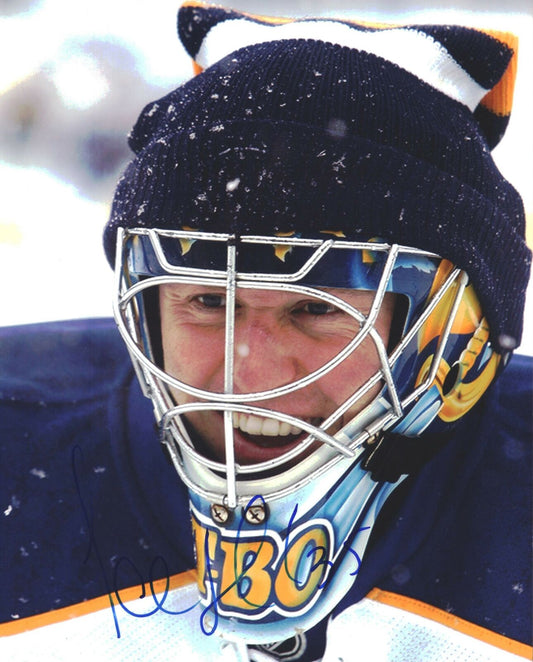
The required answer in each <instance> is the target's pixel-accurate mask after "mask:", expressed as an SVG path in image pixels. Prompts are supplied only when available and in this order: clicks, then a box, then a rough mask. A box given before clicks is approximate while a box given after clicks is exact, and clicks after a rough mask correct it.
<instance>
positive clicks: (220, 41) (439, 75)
mask: <svg viewBox="0 0 533 662" xmlns="http://www.w3.org/2000/svg"><path fill="white" fill-rule="evenodd" d="M285 39H317V40H319V41H323V42H329V43H333V44H338V45H339V46H347V47H349V48H354V49H358V50H361V51H366V52H367V53H372V54H373V55H377V56H379V57H382V58H384V59H386V60H388V61H389V62H392V63H394V64H396V65H398V66H399V67H401V68H402V69H405V70H406V71H409V72H410V73H412V74H414V75H415V76H417V77H418V78H420V79H421V80H423V81H424V82H425V83H427V84H428V85H431V86H432V87H434V88H435V89H437V90H439V91H440V92H443V93H444V94H446V95H447V96H449V97H451V98H452V99H455V100H456V101H459V102H460V103H463V104H465V105H466V106H468V108H470V110H471V111H473V110H474V109H475V108H476V107H477V105H478V104H479V102H480V101H481V99H482V98H483V97H484V96H485V95H486V93H487V91H488V90H487V89H485V88H484V87H482V86H481V85H480V84H479V83H477V82H476V81H475V80H474V79H473V78H472V77H471V76H470V75H469V74H468V73H467V71H465V69H463V67H462V66H461V65H460V64H459V63H458V62H457V61H456V60H455V59H454V58H453V57H452V56H451V55H450V53H449V52H448V51H447V50H446V49H445V48H444V46H443V45H442V44H441V43H439V42H438V41H436V40H435V39H433V38H432V37H430V36H429V35H427V34H425V33H424V32H420V31H418V30H416V29H414V28H401V27H400V28H387V29H380V30H375V31H374V30H370V31H366V30H360V29H358V28H357V27H355V26H350V25H347V24H346V23H340V22H338V21H331V20H310V21H294V22H291V23H283V24H281V25H265V24H263V23H256V22H255V21H250V20H248V19H245V18H239V19H230V20H227V21H222V22H220V23H217V24H216V25H214V26H213V27H212V28H211V29H210V31H209V32H208V33H207V34H206V36H205V37H204V40H203V42H202V45H201V46H200V49H199V51H198V53H197V55H196V57H195V60H196V62H197V63H198V64H199V65H200V66H201V67H203V68H204V69H206V68H207V67H209V66H211V65H212V64H214V63H215V62H218V61H219V60H221V59H222V58H224V57H226V56H227V55H229V54H230V53H233V52H234V51H236V50H238V49H239V48H243V47H245V46H251V45H253V44H260V43H266V42H270V41H277V40H285Z"/></svg>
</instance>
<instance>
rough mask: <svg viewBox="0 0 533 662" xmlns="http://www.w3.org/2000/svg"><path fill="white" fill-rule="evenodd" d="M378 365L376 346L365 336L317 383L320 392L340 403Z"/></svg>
mask: <svg viewBox="0 0 533 662" xmlns="http://www.w3.org/2000/svg"><path fill="white" fill-rule="evenodd" d="M380 366H381V364H380V360H379V355H378V352H377V349H376V346H375V344H374V342H373V341H372V339H370V338H366V339H365V340H364V341H363V342H362V343H361V345H360V346H359V347H358V348H357V349H356V350H355V351H354V352H353V353H352V354H350V355H349V356H348V357H347V358H345V359H344V361H342V363H341V364H340V365H339V366H337V367H336V368H335V369H334V370H332V371H331V372H329V373H328V374H327V375H326V376H325V377H323V378H322V379H321V380H319V382H318V383H319V385H320V389H321V391H322V393H323V394H324V395H326V396H327V397H328V399H330V400H332V401H333V402H335V403H336V404H337V405H340V404H341V403H342V402H344V401H345V400H346V399H347V398H348V397H349V396H350V395H352V393H354V392H355V391H356V390H357V389H358V388H359V387H360V386H362V385H363V384H364V383H365V382H366V381H367V380H368V379H369V378H370V377H372V375H374V374H375V373H376V372H377V371H378V370H379V368H380ZM380 388H381V387H378V388H377V390H378V391H379V389H380ZM375 394H376V393H374V395H375Z"/></svg>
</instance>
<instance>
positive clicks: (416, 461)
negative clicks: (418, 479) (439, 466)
mask: <svg viewBox="0 0 533 662" xmlns="http://www.w3.org/2000/svg"><path fill="white" fill-rule="evenodd" d="M450 437H451V432H446V433H441V434H433V435H427V434H426V435H424V436H423V437H404V436H403V435H401V434H394V433H392V432H384V433H383V434H382V436H381V437H379V438H378V439H377V440H376V441H374V442H373V443H370V444H367V446H366V449H365V452H364V454H363V457H362V459H361V466H362V468H363V469H364V470H365V471H369V472H370V476H371V478H372V480H374V481H376V482H378V483H379V482H388V483H395V482H396V481H397V480H398V479H399V478H400V476H402V475H412V474H416V473H418V472H419V471H420V470H421V469H422V467H423V466H424V465H425V464H426V463H427V462H428V461H429V460H430V459H431V458H432V457H433V456H434V455H435V454H436V453H437V452H438V451H440V449H441V448H442V447H443V446H444V445H445V444H446V442H447V441H448V440H449V439H450Z"/></svg>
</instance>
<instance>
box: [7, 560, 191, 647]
mask: <svg viewBox="0 0 533 662" xmlns="http://www.w3.org/2000/svg"><path fill="white" fill-rule="evenodd" d="M167 582H168V587H167ZM194 583H196V571H195V570H187V571H186V572H181V573H179V574H178V575H173V576H172V577H170V578H169V579H168V580H167V579H158V580H157V581H155V582H154V593H163V592H164V591H165V590H169V591H172V590H174V589H176V588H180V587H182V586H185V585H187V584H194ZM141 594H142V587H141V586H130V588H126V589H123V590H121V591H120V600H121V601H122V602H123V603H124V602H131V601H133V600H137V599H138V598H139V597H140V596H141ZM114 595H115V594H114V593H111V594H109V595H101V596H100V597H98V598H93V599H92V600H86V601H85V602H79V603H78V604H74V605H70V606H69V607H63V608H62V609H54V610H53V611H48V612H46V613H44V614H37V615H36V616H29V617H28V618H22V619H20V620H13V621H11V622H9V623H0V637H7V636H10V635H13V634H21V633H22V632H27V631H29V630H36V629H38V628H42V627H45V626H47V625H54V624H55V623H62V622H63V621H68V620H70V619H71V618H79V617H80V616H87V615H88V614H93V613H95V612H97V611H102V610H104V609H108V608H110V607H111V605H112V604H116V598H115V597H114Z"/></svg>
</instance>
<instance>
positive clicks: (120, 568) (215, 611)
mask: <svg viewBox="0 0 533 662" xmlns="http://www.w3.org/2000/svg"><path fill="white" fill-rule="evenodd" d="M82 463H83V452H82V450H81V448H79V447H75V448H74V449H73V452H72V472H73V476H74V481H75V485H76V491H77V494H78V498H79V502H80V506H81V510H82V513H83V517H84V520H85V523H86V525H87V530H88V534H89V544H88V548H87V552H86V555H85V559H84V562H88V560H89V558H90V557H91V556H92V557H94V558H95V560H96V562H97V565H98V568H99V570H100V572H101V575H102V577H103V581H104V585H105V592H106V594H107V596H108V599H109V605H110V608H111V613H112V616H113V623H114V627H115V632H116V635H117V637H118V638H120V636H121V631H120V625H119V618H118V614H119V608H120V609H121V610H122V611H124V612H125V613H126V614H128V615H129V616H132V617H135V618H147V617H149V616H154V615H155V614H156V613H157V612H162V613H165V614H169V615H172V616H179V615H183V614H186V613H187V612H190V611H192V610H193V609H195V608H197V607H198V606H199V605H200V599H199V600H198V601H196V602H194V603H193V604H191V605H190V606H188V607H186V608H185V609H182V610H178V611H176V610H172V609H169V608H168V605H166V603H167V599H168V597H169V595H170V592H171V589H170V578H171V573H170V571H169V568H168V565H167V563H166V561H165V559H164V558H163V557H162V556H156V557H155V558H154V559H153V560H152V562H151V564H150V567H149V570H148V573H147V576H145V575H143V573H142V572H141V571H140V570H139V569H138V567H137V566H136V565H135V563H134V562H133V561H132V560H131V559H130V558H128V557H127V556H122V557H120V558H118V559H117V560H116V561H115V563H114V567H113V573H112V578H111V579H110V578H109V577H108V573H107V571H106V566H105V563H104V560H103V557H102V554H101V552H100V548H99V545H98V540H97V538H96V534H95V527H94V514H93V512H92V509H91V506H90V503H89V499H87V498H86V496H85V495H84V494H83V489H82V486H81V480H80V471H81V469H82ZM257 501H261V502H263V503H264V500H263V498H262V497H261V496H259V495H258V496H255V497H253V499H251V500H250V502H249V504H248V506H247V508H249V507H251V506H253V505H254V504H255V503H256V502H257ZM297 513H298V505H297V504H296V505H295V506H294V509H293V512H292V514H291V517H290V520H289V523H288V527H287V532H286V537H285V543H284V545H285V548H284V553H283V558H282V561H281V562H282V563H283V564H284V571H285V572H286V574H287V577H288V578H289V579H290V581H292V582H294V584H295V586H297V587H300V585H301V584H302V580H301V579H298V577H297V576H296V575H295V574H294V573H293V572H291V569H290V567H289V565H288V563H287V557H288V553H289V547H288V545H289V539H290V537H291V535H290V534H291V532H292V530H293V526H294V522H295V519H296V516H297ZM242 525H243V521H242V520H241V522H240V523H239V527H238V530H237V534H236V538H235V545H236V547H238V546H239V544H240V543H241V542H242V543H244V537H242ZM368 528H369V527H363V528H360V529H358V531H357V533H359V532H360V531H363V530H365V529H368ZM263 534H266V524H265V529H264V531H263ZM259 537H261V532H259ZM208 544H209V542H208V536H205V539H204V554H205V559H206V568H205V575H206V584H207V586H208V587H209V591H210V595H211V596H212V600H211V602H210V603H209V604H208V605H207V606H205V607H204V608H203V610H202V611H201V614H200V627H201V629H202V632H203V633H204V634H205V635H207V636H209V635H212V634H214V632H215V631H216V629H217V627H218V621H219V605H220V603H221V601H223V600H224V597H225V595H226V594H228V593H229V592H231V591H237V593H238V594H239V595H240V596H243V597H244V599H246V598H245V596H246V593H247V587H249V584H250V578H249V576H248V572H249V569H250V568H251V567H252V566H253V564H254V563H255V561H256V559H257V558H258V555H259V554H260V552H261V545H262V544H263V543H261V545H260V547H259V548H258V549H257V550H256V551H255V552H254V551H249V550H248V551H247V554H246V559H245V561H244V562H243V563H242V565H241V567H240V569H239V568H237V567H235V568H234V572H233V575H232V578H233V581H232V582H231V583H230V584H229V585H227V586H225V587H224V590H223V591H221V592H218V584H217V582H216V579H215V576H216V575H217V572H216V571H215V569H214V568H213V565H212V561H211V557H210V554H209V549H208ZM342 549H343V551H344V552H349V553H350V554H351V555H352V556H353V560H354V569H353V571H352V572H350V576H355V575H357V573H358V572H359V568H360V565H361V558H360V557H359V555H358V553H357V552H356V551H355V550H353V549H352V548H351V547H350V544H349V542H348V541H345V542H344V544H343V545H342ZM306 557H307V558H308V559H310V567H309V570H308V572H309V574H311V573H313V572H314V571H316V570H320V569H321V570H322V575H321V577H322V578H323V579H322V581H321V582H320V583H319V585H318V589H319V590H322V589H323V588H324V587H325V586H326V584H327V582H328V581H329V578H330V577H331V573H328V572H327V571H328V570H330V569H332V568H333V567H334V563H333V561H331V560H330V559H328V554H327V550H326V548H325V547H323V546H319V545H315V546H312V547H310V548H309V549H308V550H307V552H306ZM125 572H128V573H129V574H128V576H131V573H132V572H133V573H134V575H137V577H138V585H139V586H140V587H141V593H140V595H139V596H138V597H139V599H144V598H146V597H148V596H150V597H151V598H152V600H153V608H151V609H149V610H148V611H144V612H142V613H141V612H137V611H134V610H133V609H131V607H129V606H128V605H127V604H126V602H129V601H130V600H131V598H129V597H128V600H127V601H125V600H123V598H122V597H121V589H120V588H119V587H120V585H121V584H122V583H123V582H121V581H120V580H121V576H122V575H123V574H124V573H125ZM156 580H157V583H158V586H157V589H156V587H155V582H156ZM161 580H163V581H164V586H163V589H161ZM147 587H148V589H149V591H148V590H147ZM204 605H205V602H204ZM208 617H209V618H208ZM209 619H211V623H210V622H209Z"/></svg>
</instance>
